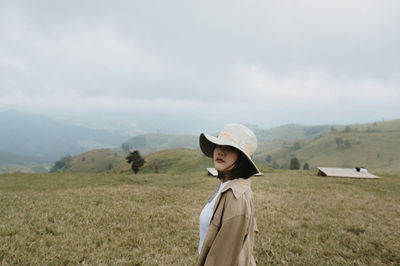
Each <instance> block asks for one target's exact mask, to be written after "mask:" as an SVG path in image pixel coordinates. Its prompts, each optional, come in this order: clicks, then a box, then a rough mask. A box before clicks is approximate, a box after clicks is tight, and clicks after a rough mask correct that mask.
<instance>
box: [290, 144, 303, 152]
mask: <svg viewBox="0 0 400 266" xmlns="http://www.w3.org/2000/svg"><path fill="white" fill-rule="evenodd" d="M300 148H301V145H300V143H298V142H296V143H295V144H293V146H292V147H290V149H291V150H292V151H297V150H300Z"/></svg>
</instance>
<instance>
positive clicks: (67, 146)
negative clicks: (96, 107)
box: [0, 111, 124, 164]
mask: <svg viewBox="0 0 400 266" xmlns="http://www.w3.org/2000/svg"><path fill="white" fill-rule="evenodd" d="M0 125H1V130H0V151H2V152H4V153H12V154H14V155H18V156H20V159H21V161H20V164H24V163H31V162H32V159H33V160H34V162H43V161H47V162H52V161H56V160H57V159H59V158H60V157H61V156H64V155H66V154H71V155H75V154H78V153H81V152H83V151H87V150H91V149H95V148H110V147H115V146H119V145H120V144H121V143H122V141H123V140H124V137H123V136H121V135H119V134H115V133H110V132H108V131H103V130H93V129H89V128H86V127H82V126H73V125H69V124H65V123H61V122H58V121H55V120H52V119H50V118H47V117H46V116H42V115H35V114H29V113H23V112H18V111H6V112H0ZM24 158H25V159H26V160H25V159H24ZM3 159H4V157H3ZM9 160H10V159H9V158H8V159H6V160H0V164H5V163H7V161H9Z"/></svg>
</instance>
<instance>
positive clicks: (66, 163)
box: [50, 155, 72, 173]
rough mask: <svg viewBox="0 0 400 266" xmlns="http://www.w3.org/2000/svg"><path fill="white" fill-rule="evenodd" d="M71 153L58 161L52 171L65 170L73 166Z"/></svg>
mask: <svg viewBox="0 0 400 266" xmlns="http://www.w3.org/2000/svg"><path fill="white" fill-rule="evenodd" d="M71 160H72V157H71V155H67V156H64V157H62V158H61V159H59V160H58V161H56V162H55V163H54V165H53V167H51V169H50V173H56V172H63V171H65V170H67V169H68V168H69V167H71Z"/></svg>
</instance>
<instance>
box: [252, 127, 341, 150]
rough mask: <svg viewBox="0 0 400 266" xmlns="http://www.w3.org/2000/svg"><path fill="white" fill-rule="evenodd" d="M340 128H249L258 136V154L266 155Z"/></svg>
mask: <svg viewBox="0 0 400 266" xmlns="http://www.w3.org/2000/svg"><path fill="white" fill-rule="evenodd" d="M339 127H340V126H335V125H322V126H303V125H296V124H288V125H283V126H279V127H274V128H271V129H262V128H259V127H258V126H249V128H251V129H252V130H253V132H254V134H255V135H256V136H257V141H258V147H257V150H256V154H260V153H265V152H267V151H270V150H273V149H276V148H278V147H281V146H282V145H285V144H287V143H294V142H296V141H303V140H309V139H313V138H315V137H317V136H320V135H321V134H324V133H326V132H329V131H330V130H331V129H335V128H339Z"/></svg>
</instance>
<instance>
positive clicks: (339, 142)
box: [336, 138, 343, 148]
mask: <svg viewBox="0 0 400 266" xmlns="http://www.w3.org/2000/svg"><path fill="white" fill-rule="evenodd" d="M342 143H343V139H342V138H336V145H337V146H338V148H339V146H340V144H342Z"/></svg>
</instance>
